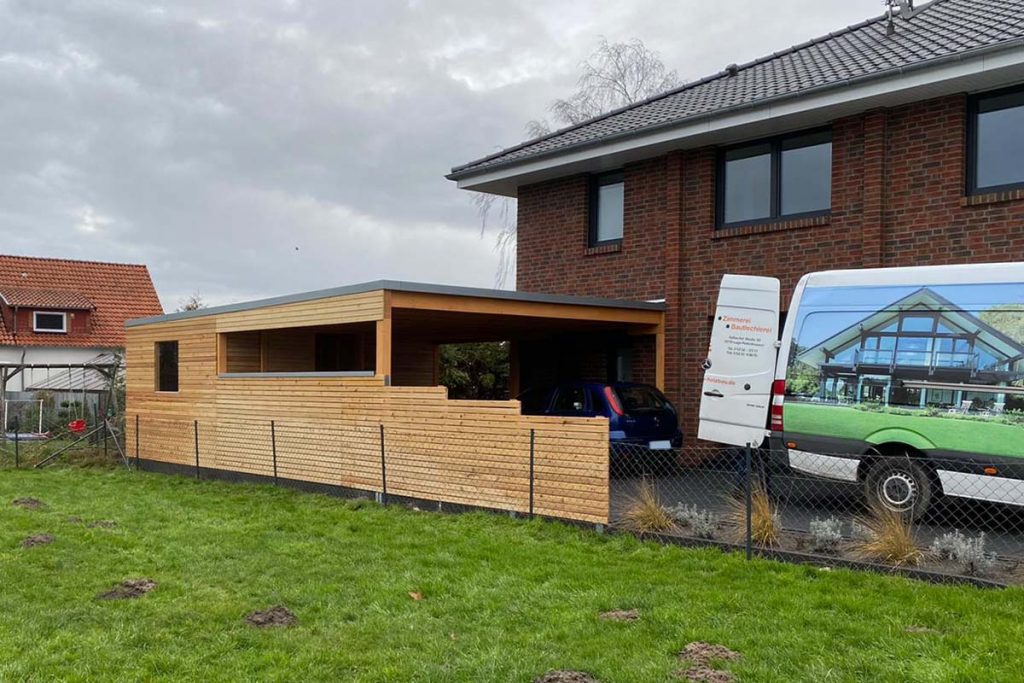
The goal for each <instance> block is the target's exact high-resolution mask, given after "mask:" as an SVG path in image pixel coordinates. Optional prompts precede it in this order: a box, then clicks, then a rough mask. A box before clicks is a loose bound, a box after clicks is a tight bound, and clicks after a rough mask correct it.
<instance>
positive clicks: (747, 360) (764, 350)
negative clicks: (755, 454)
mask: <svg viewBox="0 0 1024 683" xmlns="http://www.w3.org/2000/svg"><path fill="white" fill-rule="evenodd" d="M778 338H779V281H778V280H777V279H775V278H770V277H756V276H752V275H731V274H729V275H725V276H723V277H722V286H721V289H720V290H719V292H718V306H717V307H716V309H715V320H714V325H713V326H712V330H711V343H710V344H709V347H708V356H707V360H705V361H704V383H703V386H702V388H701V391H702V395H701V401H700V426H699V429H698V432H697V436H698V437H699V438H701V439H704V440H707V441H717V442H719V443H726V444H732V445H735V446H745V445H746V444H753V445H754V446H760V445H761V442H762V441H763V440H764V438H765V434H766V428H767V424H768V406H769V403H770V401H771V389H772V381H773V380H774V379H775V362H776V356H777V353H778V343H777V340H778Z"/></svg>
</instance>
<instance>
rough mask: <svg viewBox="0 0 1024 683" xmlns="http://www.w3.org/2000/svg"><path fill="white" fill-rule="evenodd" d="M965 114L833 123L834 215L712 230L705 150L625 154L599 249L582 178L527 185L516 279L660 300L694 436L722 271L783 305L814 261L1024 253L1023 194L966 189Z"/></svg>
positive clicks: (984, 258)
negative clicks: (608, 239)
mask: <svg viewBox="0 0 1024 683" xmlns="http://www.w3.org/2000/svg"><path fill="white" fill-rule="evenodd" d="M966 123H967V103H966V98H965V97H963V96H953V97H946V98H941V99H937V100H931V101H927V102H919V103H916V104H913V105H907V106H903V107H899V108H894V109H888V110H884V111H872V112H868V113H865V114H862V115H859V116H855V117H850V118H846V119H842V120H838V121H835V122H834V123H833V128H832V131H833V143H832V212H831V216H829V217H824V218H814V219H804V220H801V221H791V222H783V223H766V224H762V225H755V226H746V227H742V228H733V229H728V230H716V229H715V158H716V152H715V150H714V149H713V148H708V149H701V150H691V151H685V152H674V153H672V154H669V155H667V156H662V157H659V158H656V159H651V160H647V161H643V162H640V163H636V164H631V165H629V166H627V167H626V168H625V197H626V198H625V229H624V235H623V240H622V245H621V248H618V249H614V250H611V251H607V250H604V251H601V252H598V253H595V250H589V249H588V248H587V211H588V208H587V207H588V204H587V179H586V177H584V176H575V177H571V178H563V179H559V180H555V181H550V182H545V183H540V184H537V185H531V186H526V187H522V188H520V190H519V222H518V266H517V286H518V288H519V289H520V290H523V291H538V292H552V293H558V294H574V295H590V296H607V297H618V298H626V299H655V298H665V299H666V302H667V305H668V312H667V336H666V373H665V383H666V393H667V394H668V395H669V397H670V398H671V399H673V400H674V401H675V402H676V403H677V404H678V405H679V406H680V407H681V409H682V412H683V424H684V428H685V429H686V431H687V432H688V433H690V434H692V433H694V431H695V430H696V413H697V406H698V404H699V386H700V379H701V370H700V361H701V360H702V359H703V357H704V352H705V348H706V344H707V340H708V335H709V332H710V320H711V316H712V313H713V310H714V305H715V298H716V296H717V290H718V283H719V280H720V279H721V276H722V274H723V273H726V272H733V273H744V274H750V275H770V276H774V277H778V278H780V279H781V281H782V287H783V302H782V306H783V310H785V309H786V308H787V307H788V305H789V296H790V294H791V292H792V289H793V286H794V285H795V284H796V282H797V280H798V279H799V278H800V277H801V276H802V275H803V274H804V273H807V272H809V271H814V270H823V269H833V268H861V267H881V266H908V265H924V264H948V263H985V262H994V261H1011V260H1024V192H1015V193H1006V194H1003V195H994V196H989V197H969V198H968V197H966V196H965V190H964V188H965V178H964V173H965V151H966V145H965V139H966V132H965V129H966ZM650 353H653V351H652V350H651V348H650V346H649V345H648V346H647V348H646V351H645V352H643V353H640V354H639V356H640V357H638V358H637V359H635V361H634V368H637V367H639V368H643V367H649V366H650V361H649V359H645V358H644V356H646V355H648V354H650ZM639 374H640V375H646V374H648V373H646V372H643V371H642V370H640V371H639ZM638 379H643V380H644V381H651V379H650V378H648V377H646V376H641V377H638Z"/></svg>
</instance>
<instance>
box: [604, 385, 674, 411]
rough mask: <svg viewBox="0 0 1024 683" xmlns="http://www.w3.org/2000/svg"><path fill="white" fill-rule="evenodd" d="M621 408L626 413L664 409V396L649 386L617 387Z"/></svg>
mask: <svg viewBox="0 0 1024 683" xmlns="http://www.w3.org/2000/svg"><path fill="white" fill-rule="evenodd" d="M615 393H616V394H617V395H618V397H619V403H621V404H622V409H623V410H624V411H626V412H627V413H644V412H652V411H657V410H664V409H665V398H664V397H663V396H662V395H661V394H659V393H658V392H657V391H655V390H654V389H651V388H650V387H618V388H616V389H615Z"/></svg>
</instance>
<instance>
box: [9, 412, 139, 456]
mask: <svg viewBox="0 0 1024 683" xmlns="http://www.w3.org/2000/svg"><path fill="white" fill-rule="evenodd" d="M29 407H30V408H31V405H29ZM42 424H43V428H40V427H39V425H40V421H39V416H38V414H36V413H33V412H32V411H31V410H25V409H24V408H23V409H21V410H19V411H18V412H15V411H13V410H12V411H11V413H10V414H9V415H8V416H7V428H6V429H5V430H3V431H0V469H3V468H24V467H42V466H45V465H47V464H49V463H51V462H56V461H61V462H65V463H71V464H74V465H81V466H88V465H105V464H109V463H111V462H117V461H121V462H125V461H126V459H127V458H126V456H127V451H126V449H125V443H124V415H123V414H119V415H111V416H108V417H105V418H104V417H96V416H95V415H90V416H89V417H88V418H76V419H74V420H72V421H71V422H69V423H67V424H65V423H64V422H62V421H61V422H58V423H57V424H56V425H51V424H48V423H46V422H45V420H44V421H43V423H42Z"/></svg>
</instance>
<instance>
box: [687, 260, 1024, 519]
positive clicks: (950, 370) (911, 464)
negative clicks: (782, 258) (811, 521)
mask: <svg viewBox="0 0 1024 683" xmlns="http://www.w3.org/2000/svg"><path fill="white" fill-rule="evenodd" d="M778 293H779V283H778V281H777V280H775V279H773V278H763V277H753V276H742V275H726V276H725V277H724V278H723V280H722V288H721V291H720V294H719V301H718V309H717V311H716V315H715V322H714V327H713V331H712V338H711V343H710V347H709V353H708V360H707V361H705V376H704V384H703V396H702V400H701V410H700V430H699V432H698V436H699V437H700V438H702V439H707V440H711V441H718V442H722V443H730V444H735V445H745V444H748V443H749V444H752V445H753V446H755V447H767V448H769V449H770V452H771V453H772V454H774V455H778V456H781V458H782V460H783V461H784V462H783V464H784V465H785V466H786V467H788V468H790V469H791V470H796V471H798V472H803V473H809V474H812V475H817V476H820V477H824V478H828V479H834V480H840V481H847V482H855V483H857V484H858V485H861V486H863V490H864V493H865V495H866V496H867V498H868V500H869V501H870V502H872V503H877V504H881V505H884V506H886V507H888V508H890V509H893V510H897V511H900V512H906V513H910V514H912V515H913V516H915V517H918V516H920V515H921V514H923V513H924V511H925V510H927V508H928V507H929V505H930V504H931V503H932V502H934V501H935V499H936V498H937V497H938V496H942V495H945V496H955V497H961V498H972V499H979V500H988V501H994V502H999V503H1009V504H1013V505H1024V263H999V264H984V265H958V266H927V267H914V268H882V269H868V270H844V271H826V272H818V273H810V274H808V275H805V276H804V277H803V278H801V280H800V282H799V283H798V284H797V286H796V289H795V291H794V292H793V298H792V301H791V303H790V306H789V309H788V314H787V315H786V318H785V325H784V327H783V329H782V334H781V336H778V329H779V296H778ZM776 340H778V341H776ZM769 413H770V415H769ZM890 456H905V457H890Z"/></svg>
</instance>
